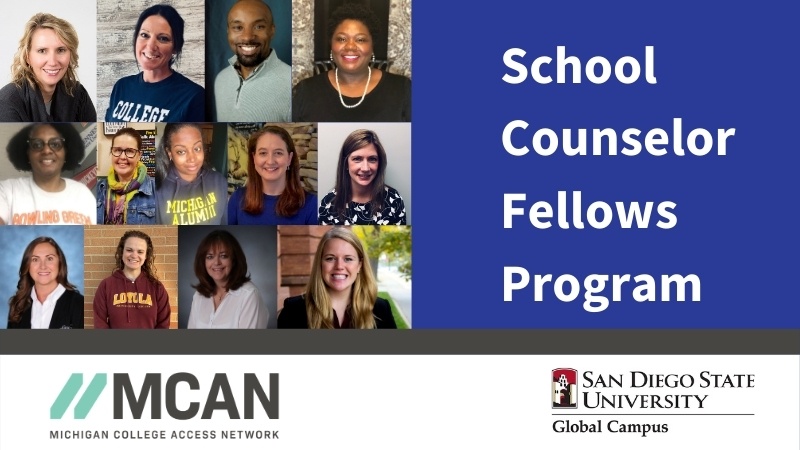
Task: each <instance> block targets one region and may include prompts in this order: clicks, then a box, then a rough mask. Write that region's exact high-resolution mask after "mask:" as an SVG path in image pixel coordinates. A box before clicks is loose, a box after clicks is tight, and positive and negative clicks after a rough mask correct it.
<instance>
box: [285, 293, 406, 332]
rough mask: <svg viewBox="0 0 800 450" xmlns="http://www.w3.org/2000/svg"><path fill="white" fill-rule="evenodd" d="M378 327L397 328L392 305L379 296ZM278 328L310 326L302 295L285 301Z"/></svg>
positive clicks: (376, 315)
mask: <svg viewBox="0 0 800 450" xmlns="http://www.w3.org/2000/svg"><path fill="white" fill-rule="evenodd" d="M372 315H374V316H375V326H376V328H397V324H395V323H394V317H393V316H392V307H391V306H389V302H388V301H386V300H385V299H382V298H380V297H379V298H378V299H377V300H376V301H375V307H374V308H372ZM278 328H308V317H307V316H306V301H305V298H304V297H303V296H302V295H298V296H296V297H289V298H287V299H286V301H284V302H283V309H282V310H281V312H280V313H279V314H278Z"/></svg>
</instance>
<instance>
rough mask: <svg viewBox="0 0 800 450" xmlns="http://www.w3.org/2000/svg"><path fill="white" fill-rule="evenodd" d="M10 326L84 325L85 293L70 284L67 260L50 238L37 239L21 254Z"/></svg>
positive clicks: (72, 326) (56, 326)
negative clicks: (82, 293)
mask: <svg viewBox="0 0 800 450" xmlns="http://www.w3.org/2000/svg"><path fill="white" fill-rule="evenodd" d="M8 328H83V295H81V293H80V292H78V289H77V288H76V287H75V286H73V285H72V284H70V282H69V280H68V278H67V259H66V258H65V257H64V252H63V251H61V247H59V246H58V243H56V241H55V240H54V239H53V238H51V237H46V236H41V237H38V238H36V239H34V240H33V241H31V243H30V244H28V247H27V248H26V249H25V253H24V254H23V255H22V263H21V264H20V266H19V282H18V283H17V293H16V294H14V296H13V297H11V299H10V300H9V310H8Z"/></svg>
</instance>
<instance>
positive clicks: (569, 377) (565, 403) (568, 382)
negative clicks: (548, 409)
mask: <svg viewBox="0 0 800 450" xmlns="http://www.w3.org/2000/svg"><path fill="white" fill-rule="evenodd" d="M550 392H552V393H553V409H566V408H577V407H578V371H577V370H575V369H554V370H553V385H552V387H551V391H550Z"/></svg>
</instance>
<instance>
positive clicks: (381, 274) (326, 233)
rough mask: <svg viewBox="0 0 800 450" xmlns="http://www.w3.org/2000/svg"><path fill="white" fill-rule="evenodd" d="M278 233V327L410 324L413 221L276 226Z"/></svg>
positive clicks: (315, 327)
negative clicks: (406, 223)
mask: <svg viewBox="0 0 800 450" xmlns="http://www.w3.org/2000/svg"><path fill="white" fill-rule="evenodd" d="M278 236H279V241H280V248H281V254H280V255H279V258H278V267H279V277H280V280H281V288H280V291H279V302H278V308H279V311H278V328H312V329H320V328H326V329H335V328H368V329H369V328H400V329H405V328H410V327H411V227H403V226H383V227H374V226H353V227H343V226H336V227H331V226H308V227H299V226H280V227H278ZM389 242H392V244H389ZM284 249H285V250H284ZM300 261H305V263H303V264H301V263H299V262H300Z"/></svg>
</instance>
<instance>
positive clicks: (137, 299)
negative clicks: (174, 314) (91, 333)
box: [94, 230, 170, 329]
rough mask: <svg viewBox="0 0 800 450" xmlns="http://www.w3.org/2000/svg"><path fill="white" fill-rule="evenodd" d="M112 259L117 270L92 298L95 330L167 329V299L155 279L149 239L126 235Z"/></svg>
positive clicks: (133, 233) (137, 233) (132, 233)
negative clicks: (114, 258)
mask: <svg viewBox="0 0 800 450" xmlns="http://www.w3.org/2000/svg"><path fill="white" fill-rule="evenodd" d="M115 257H116V260H117V268H116V269H115V270H114V272H113V273H112V274H111V276H110V277H108V278H106V279H105V280H103V281H101V282H100V285H99V286H98V287H97V292H96V293H95V296H94V327H95V328H151V329H152V328H169V318H170V307H169V295H167V291H166V289H164V285H163V284H161V282H160V281H158V278H157V277H156V272H155V265H154V259H155V258H154V256H153V242H152V241H151V240H150V236H148V235H147V234H145V233H143V232H141V231H137V230H129V231H126V232H125V234H123V235H122V237H121V238H120V240H119V245H117V252H116V254H115Z"/></svg>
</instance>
